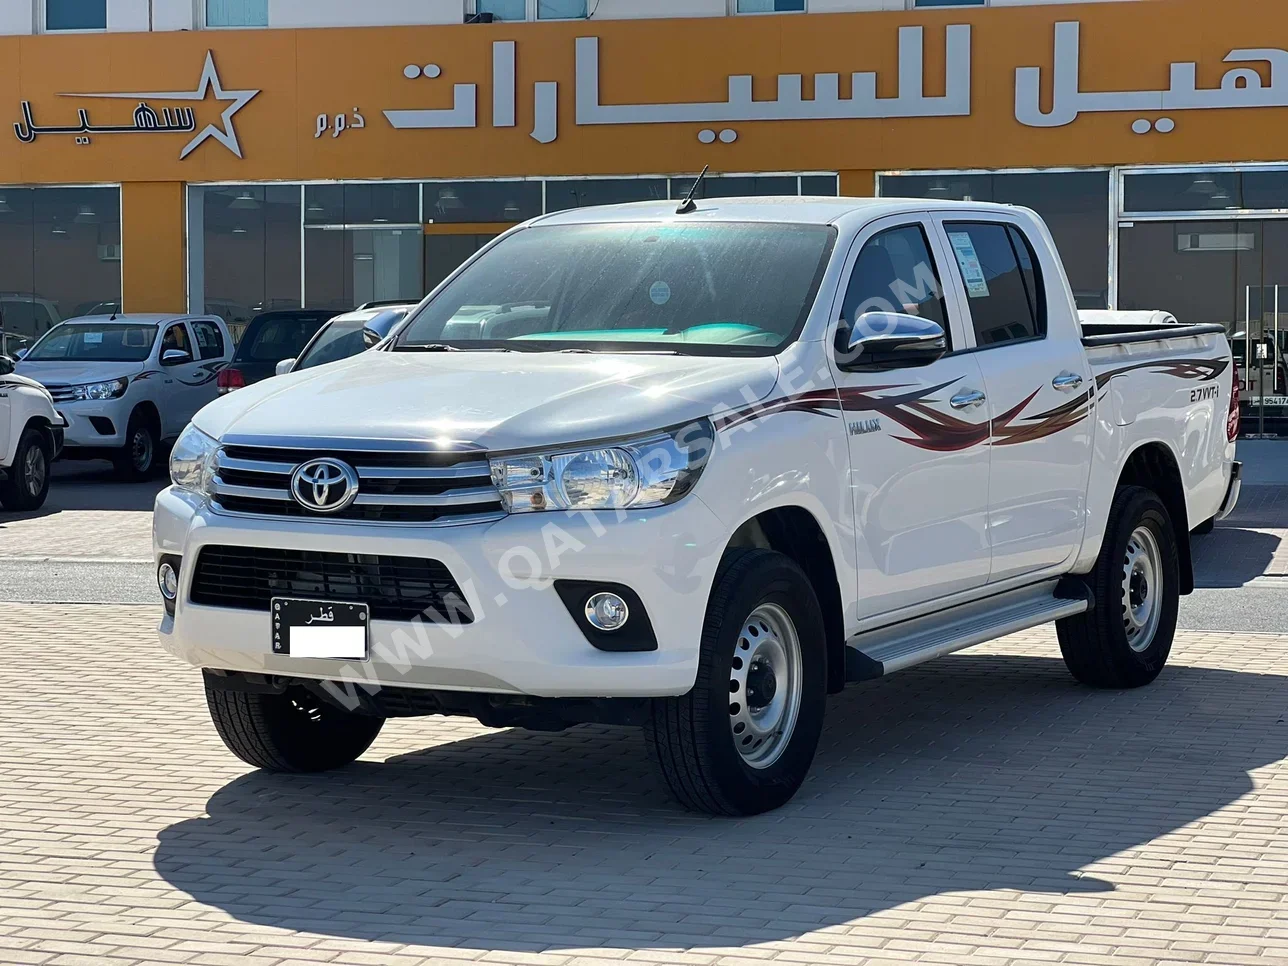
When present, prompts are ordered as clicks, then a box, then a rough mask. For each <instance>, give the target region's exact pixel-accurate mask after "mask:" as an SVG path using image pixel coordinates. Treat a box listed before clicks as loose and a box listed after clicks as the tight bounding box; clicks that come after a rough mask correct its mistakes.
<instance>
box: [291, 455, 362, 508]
mask: <svg viewBox="0 0 1288 966" xmlns="http://www.w3.org/2000/svg"><path fill="white" fill-rule="evenodd" d="M291 496H293V497H294V498H295V502H296V503H298V504H299V505H300V506H302V507H304V508H305V509H306V510H312V511H314V512H315V513H338V512H339V511H340V510H343V509H344V508H345V507H347V506H349V504H351V503H352V502H353V501H354V500H355V499H357V497H358V474H357V473H355V472H354V470H353V467H352V466H350V465H349V464H348V463H341V462H340V461H339V460H333V459H318V460H309V461H308V462H307V463H301V464H300V465H299V466H297V467H295V472H293V473H292V474H291Z"/></svg>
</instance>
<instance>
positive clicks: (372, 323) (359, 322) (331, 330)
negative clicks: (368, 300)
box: [283, 303, 416, 372]
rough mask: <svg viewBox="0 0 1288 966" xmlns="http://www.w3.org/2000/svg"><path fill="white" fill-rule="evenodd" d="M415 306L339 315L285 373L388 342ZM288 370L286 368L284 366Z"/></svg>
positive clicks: (345, 357) (302, 351)
mask: <svg viewBox="0 0 1288 966" xmlns="http://www.w3.org/2000/svg"><path fill="white" fill-rule="evenodd" d="M415 307H416V305H415V303H394V304H393V305H390V306H388V307H376V308H367V307H365V306H364V307H363V308H361V309H356V310H354V311H353V312H347V313H345V314H343V315H337V316H336V317H335V318H333V319H331V321H329V322H327V323H326V325H324V326H322V328H320V329H318V331H317V334H316V335H314V336H313V338H312V339H310V340H309V344H308V345H306V346H305V347H304V348H303V349H302V350H301V351H300V354H299V356H298V357H297V358H296V359H295V361H294V363H293V364H292V365H291V367H290V368H289V369H285V371H286V372H299V371H300V370H301V369H312V368H313V367H314V366H324V365H326V364H327V363H328V362H339V361H340V360H341V359H347V358H349V357H350V356H356V355H357V354H358V353H360V352H366V351H367V350H368V349H370V348H371V347H372V346H374V345H377V344H378V343H380V342H383V341H384V340H385V339H387V338H388V337H389V336H390V335H391V334H392V333H393V332H394V331H395V330H396V329H397V328H398V327H399V326H400V325H401V324H402V323H403V321H404V320H405V319H406V318H407V313H408V312H410V311H411V310H412V309H414V308H415ZM283 368H285V367H283Z"/></svg>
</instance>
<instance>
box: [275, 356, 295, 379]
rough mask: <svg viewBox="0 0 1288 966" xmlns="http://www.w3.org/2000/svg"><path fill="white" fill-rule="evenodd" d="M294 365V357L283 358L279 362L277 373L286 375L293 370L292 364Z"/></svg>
mask: <svg viewBox="0 0 1288 966" xmlns="http://www.w3.org/2000/svg"><path fill="white" fill-rule="evenodd" d="M293 365H295V360H294V359H293V358H292V359H283V360H282V361H281V362H279V363H278V364H277V370H276V373H277V375H279V376H284V375H286V374H287V373H288V372H290V371H291V366H293Z"/></svg>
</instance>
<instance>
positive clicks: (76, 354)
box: [23, 322, 157, 362]
mask: <svg viewBox="0 0 1288 966" xmlns="http://www.w3.org/2000/svg"><path fill="white" fill-rule="evenodd" d="M156 337H157V327H156V326H155V325H137V324H131V323H128V322H101V323H81V324H77V325H68V324H66V323H64V324H62V325H59V326H55V327H54V328H52V329H50V330H49V332H47V333H46V334H45V337H44V338H43V339H41V340H40V341H39V342H37V343H36V344H35V345H34V346H32V349H31V351H30V352H28V353H27V357H26V358H25V359H24V360H23V361H24V362H54V361H58V360H68V359H74V360H76V361H78V362H144V361H146V360H147V358H148V356H149V355H150V354H151V352H152V342H153V340H155V339H156Z"/></svg>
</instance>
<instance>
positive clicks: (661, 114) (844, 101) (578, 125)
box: [0, 0, 1288, 183]
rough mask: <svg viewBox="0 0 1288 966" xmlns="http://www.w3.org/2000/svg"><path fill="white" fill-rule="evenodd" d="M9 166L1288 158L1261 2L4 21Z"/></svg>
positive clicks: (65, 174)
mask: <svg viewBox="0 0 1288 966" xmlns="http://www.w3.org/2000/svg"><path fill="white" fill-rule="evenodd" d="M3 104H9V105H10V110H11V111H12V117H13V132H14V137H13V138H8V139H0V183H5V182H9V183H12V182H50V181H53V182H68V181H127V180H128V181H133V180H139V181H147V180H153V181H168V180H169V181H200V180H223V179H238V180H269V179H282V180H296V179H325V178H381V177H389V178H416V177H471V176H473V177H496V176H507V175H510V176H514V175H533V174H563V173H570V174H574V173H575V174H633V173H641V172H668V171H685V170H696V169H698V168H700V167H701V166H702V165H703V164H708V163H709V164H711V166H712V167H713V169H715V170H724V171H758V170H851V169H858V170H872V169H889V168H966V167H1015V166H1034V167H1044V166H1053V165H1080V164H1124V163H1142V162H1153V161H1159V162H1169V163H1181V162H1200V161H1235V160H1263V159H1279V158H1283V157H1288V124H1285V123H1284V122H1285V121H1288V9H1286V8H1285V7H1284V6H1283V5H1282V4H1279V3H1277V2H1272V0H1229V2H1226V3H1223V4H1222V5H1221V7H1220V13H1219V15H1216V16H1214V14H1213V8H1212V6H1211V4H1210V2H1209V0H1147V2H1140V3H1130V4H1102V3H1095V4H1084V5H1058V6H1046V5H1034V6H1026V7H1013V8H991V9H987V10H981V11H964V10H961V9H959V8H952V9H949V10H943V11H936V12H934V13H920V14H918V13H902V12H900V13H862V14H836V15H809V16H803V17H746V18H740V17H727V18H709V19H698V20H685V21H605V22H598V21H596V22H580V23H549V24H491V25H460V26H447V27H423V28H399V29H384V28H372V29H361V30H359V29H354V30H300V31H282V30H273V31H246V32H237V33H225V32H222V31H221V32H218V33H213V32H210V33H207V32H198V33H184V34H153V35H147V34H135V35H113V34H108V35H80V36H69V37H51V36H42V37H30V38H5V39H0V105H3Z"/></svg>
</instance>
